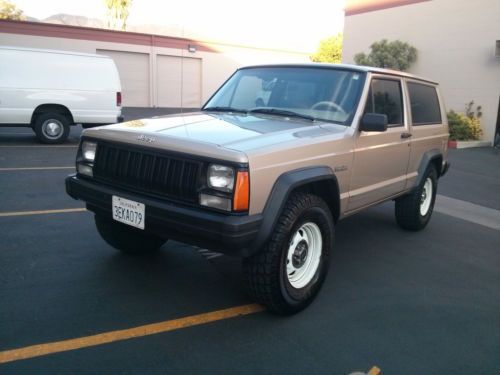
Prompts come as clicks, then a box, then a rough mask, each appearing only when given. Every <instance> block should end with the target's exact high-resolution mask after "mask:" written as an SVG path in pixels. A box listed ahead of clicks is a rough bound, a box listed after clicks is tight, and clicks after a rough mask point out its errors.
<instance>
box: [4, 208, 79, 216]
mask: <svg viewBox="0 0 500 375" xmlns="http://www.w3.org/2000/svg"><path fill="white" fill-rule="evenodd" d="M84 211H87V209H86V208H64V209H61V210H42V211H13V212H0V217H9V216H29V215H47V214H63V213H68V212H84Z"/></svg>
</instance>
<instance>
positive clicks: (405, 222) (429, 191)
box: [395, 165, 437, 231]
mask: <svg viewBox="0 0 500 375" xmlns="http://www.w3.org/2000/svg"><path fill="white" fill-rule="evenodd" d="M436 191H437V172H436V168H434V166H432V165H430V166H429V167H428V168H427V170H426V171H425V174H424V178H423V179H422V182H421V183H420V184H419V186H417V188H416V189H415V190H414V191H413V192H412V193H410V194H406V195H404V196H402V197H400V198H398V199H396V205H395V212H396V222H397V223H398V225H399V226H400V227H401V228H403V229H407V230H413V231H417V230H421V229H423V228H425V226H426V225H427V223H428V222H429V220H430V219H431V215H432V211H433V210H434V202H435V200H436Z"/></svg>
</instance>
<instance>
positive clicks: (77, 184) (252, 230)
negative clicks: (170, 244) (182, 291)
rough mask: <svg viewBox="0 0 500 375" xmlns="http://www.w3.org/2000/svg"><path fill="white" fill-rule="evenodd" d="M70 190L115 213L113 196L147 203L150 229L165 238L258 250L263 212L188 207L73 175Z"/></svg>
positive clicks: (244, 252) (99, 210)
mask: <svg viewBox="0 0 500 375" xmlns="http://www.w3.org/2000/svg"><path fill="white" fill-rule="evenodd" d="M66 192H67V193H68V194H69V195H70V196H71V197H72V198H74V199H79V200H83V201H85V202H86V203H87V209H89V210H90V211H93V212H95V213H96V214H98V215H105V216H109V217H111V197H112V196H113V195H118V196H120V197H123V198H126V199H131V200H135V201H138V202H141V203H144V204H145V205H146V230H147V231H148V232H150V233H154V234H156V235H159V236H161V237H164V238H169V239H173V240H176V241H180V242H184V243H187V244H190V245H196V246H200V247H203V248H208V249H211V250H214V251H218V252H221V253H225V254H228V255H236V256H249V255H251V254H253V253H254V252H255V250H257V249H255V248H254V246H253V244H254V242H255V238H256V237H257V234H258V232H259V230H260V228H261V223H262V215H227V214H221V213H217V212H208V211H204V210H202V209H197V208H192V207H185V206H181V205H179V204H175V203H171V202H167V201H164V200H159V199H154V198H149V197H144V196H142V195H138V194H134V193H130V192H125V191H122V190H119V189H115V188H112V187H108V186H104V185H102V184H98V183H95V182H92V181H88V180H84V179H82V178H78V177H77V176H76V175H71V176H68V177H67V178H66Z"/></svg>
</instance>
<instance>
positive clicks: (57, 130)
mask: <svg viewBox="0 0 500 375" xmlns="http://www.w3.org/2000/svg"><path fill="white" fill-rule="evenodd" d="M69 123H70V121H69V119H68V118H67V117H66V116H64V115H62V114H59V113H43V114H41V115H40V116H38V117H37V118H36V120H35V124H34V126H33V130H34V131H35V134H36V136H37V138H38V140H39V141H40V142H42V143H52V144H54V143H62V142H64V141H65V140H66V139H67V138H68V135H69Z"/></svg>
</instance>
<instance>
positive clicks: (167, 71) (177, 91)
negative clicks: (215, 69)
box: [156, 55, 201, 108]
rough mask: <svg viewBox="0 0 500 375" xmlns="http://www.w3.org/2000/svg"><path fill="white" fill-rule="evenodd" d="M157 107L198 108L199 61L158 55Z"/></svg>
mask: <svg viewBox="0 0 500 375" xmlns="http://www.w3.org/2000/svg"><path fill="white" fill-rule="evenodd" d="M156 62H157V85H158V86H157V87H158V106H159V107H174V108H179V107H184V108H200V106H201V59H194V58H187V57H184V58H182V57H177V56H165V55H158V56H157V59H156Z"/></svg>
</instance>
